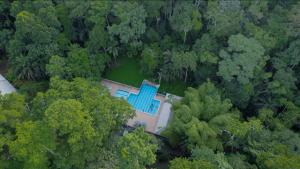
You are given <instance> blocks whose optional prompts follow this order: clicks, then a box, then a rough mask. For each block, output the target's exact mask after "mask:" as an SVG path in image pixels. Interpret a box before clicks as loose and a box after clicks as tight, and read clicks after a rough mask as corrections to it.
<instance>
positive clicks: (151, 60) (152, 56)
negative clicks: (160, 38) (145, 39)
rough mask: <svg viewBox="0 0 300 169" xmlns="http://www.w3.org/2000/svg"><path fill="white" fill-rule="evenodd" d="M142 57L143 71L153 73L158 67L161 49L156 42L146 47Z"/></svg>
mask: <svg viewBox="0 0 300 169" xmlns="http://www.w3.org/2000/svg"><path fill="white" fill-rule="evenodd" d="M141 56H142V58H141V61H140V64H141V69H142V72H144V73H145V74H148V75H153V74H154V71H155V69H156V68H157V67H158V64H159V59H160V49H159V47H158V46H157V45H156V44H154V45H151V46H149V47H145V48H144V50H143V52H142V55H141Z"/></svg>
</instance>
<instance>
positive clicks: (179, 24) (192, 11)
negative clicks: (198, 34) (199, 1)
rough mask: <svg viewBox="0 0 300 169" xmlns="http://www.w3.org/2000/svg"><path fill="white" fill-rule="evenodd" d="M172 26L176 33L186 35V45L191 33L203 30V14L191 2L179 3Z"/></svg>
mask: <svg viewBox="0 0 300 169" xmlns="http://www.w3.org/2000/svg"><path fill="white" fill-rule="evenodd" d="M170 24H171V27H172V28H173V29H174V30H175V31H177V32H180V33H183V34H184V35H183V42H184V43H185V41H186V36H187V33H188V32H189V31H191V30H195V31H199V30H200V29H201V28H202V21H201V14H200V12H199V10H198V8H196V6H194V5H193V4H192V3H191V2H189V1H183V2H177V3H176V5H175V8H174V11H173V14H172V16H171V17H170Z"/></svg>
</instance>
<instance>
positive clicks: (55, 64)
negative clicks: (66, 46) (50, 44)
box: [46, 55, 67, 78]
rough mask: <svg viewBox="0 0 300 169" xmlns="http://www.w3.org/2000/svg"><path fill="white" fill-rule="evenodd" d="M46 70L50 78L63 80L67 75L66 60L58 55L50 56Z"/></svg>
mask: <svg viewBox="0 0 300 169" xmlns="http://www.w3.org/2000/svg"><path fill="white" fill-rule="evenodd" d="M46 70H47V73H48V75H49V76H50V77H54V76H58V77H60V78H65V77H66V75H67V71H66V59H65V58H63V57H60V56H58V55H53V56H51V58H50V60H49V64H47V65H46Z"/></svg>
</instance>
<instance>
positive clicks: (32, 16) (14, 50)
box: [9, 1, 59, 80]
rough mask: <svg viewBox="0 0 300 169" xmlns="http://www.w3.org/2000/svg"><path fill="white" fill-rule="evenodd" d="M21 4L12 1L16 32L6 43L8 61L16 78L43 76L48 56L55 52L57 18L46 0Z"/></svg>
mask: <svg viewBox="0 0 300 169" xmlns="http://www.w3.org/2000/svg"><path fill="white" fill-rule="evenodd" d="M32 3H33V4H32ZM22 7H23V5H22V4H21V2H17V1H15V3H14V4H13V8H14V10H12V12H13V13H15V16H16V21H15V26H16V32H15V35H14V37H13V39H12V40H11V41H10V44H9V54H10V55H9V56H10V63H11V65H13V67H12V68H13V73H14V75H15V76H16V77H17V78H18V79H29V80H34V79H41V78H44V77H45V76H46V70H45V65H46V63H47V62H48V59H49V57H50V56H52V55H54V54H56V53H57V52H58V48H59V47H58V45H57V43H56V40H55V38H56V36H57V34H58V31H57V28H58V27H59V22H58V21H57V18H56V16H55V13H54V12H55V11H54V9H53V4H52V3H51V2H49V1H45V2H42V1H34V2H31V1H26V2H25V4H24V8H25V9H22ZM22 10H28V11H22ZM19 11H21V12H19ZM29 11H32V12H35V13H31V12H29ZM18 12H19V13H18ZM46 21H47V22H46Z"/></svg>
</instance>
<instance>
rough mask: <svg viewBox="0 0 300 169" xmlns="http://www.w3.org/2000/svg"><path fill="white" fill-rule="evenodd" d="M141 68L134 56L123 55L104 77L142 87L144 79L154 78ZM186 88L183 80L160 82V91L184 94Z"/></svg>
mask: <svg viewBox="0 0 300 169" xmlns="http://www.w3.org/2000/svg"><path fill="white" fill-rule="evenodd" d="M140 70H141V69H140V65H139V63H138V62H137V61H136V60H135V59H134V58H128V57H122V58H119V59H118V66H116V67H114V68H111V69H110V70H108V71H107V72H106V73H105V75H104V78H107V79H109V80H113V81H116V82H120V83H124V84H127V85H131V86H134V87H140V85H141V83H142V81H143V80H144V79H148V80H151V79H153V78H152V77H149V76H146V75H144V74H143V73H141V71H140ZM185 89H186V85H185V84H184V83H183V82H182V81H175V82H171V83H166V82H162V83H161V84H160V88H159V92H161V93H164V92H167V93H172V94H176V95H179V96H183V94H184V90H185Z"/></svg>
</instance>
